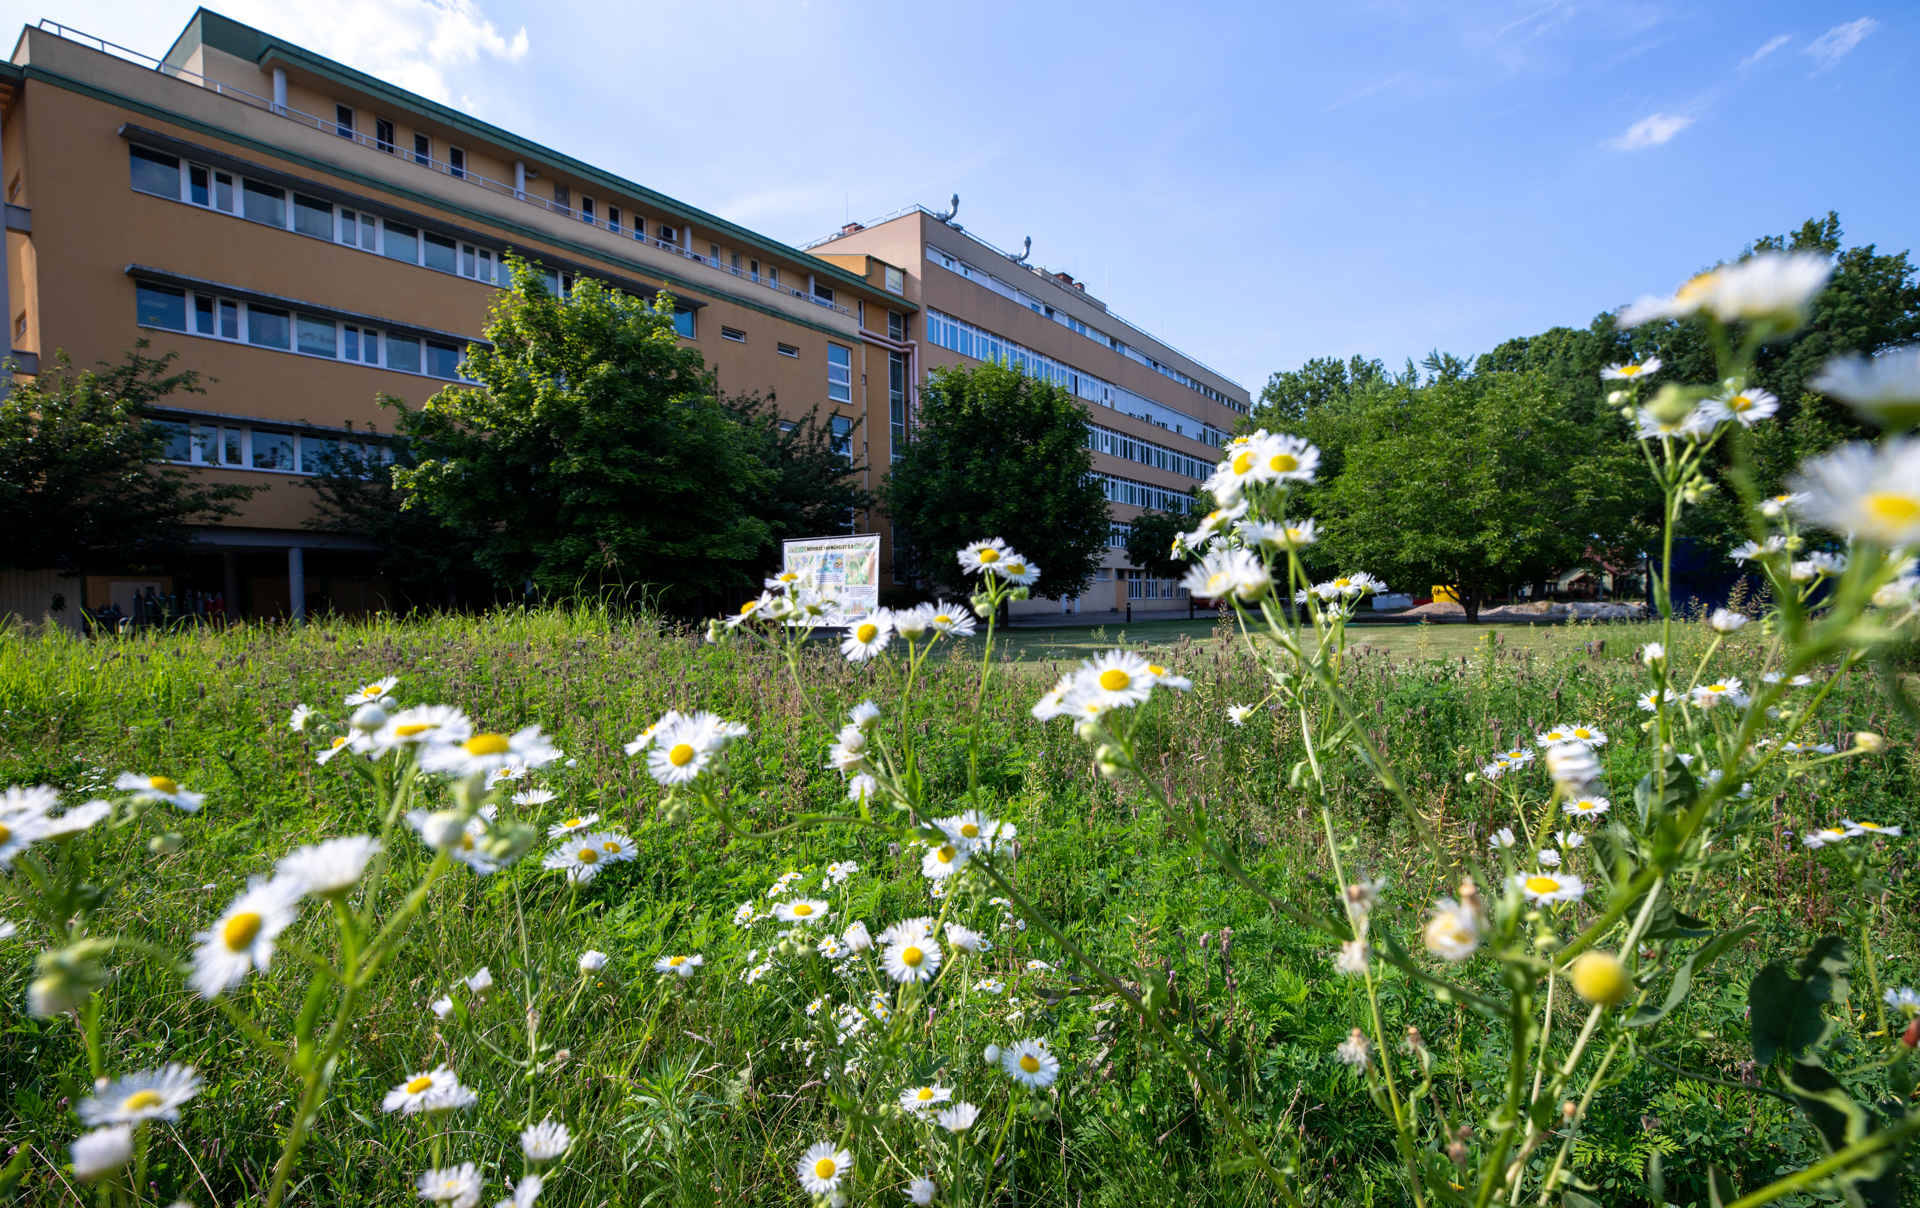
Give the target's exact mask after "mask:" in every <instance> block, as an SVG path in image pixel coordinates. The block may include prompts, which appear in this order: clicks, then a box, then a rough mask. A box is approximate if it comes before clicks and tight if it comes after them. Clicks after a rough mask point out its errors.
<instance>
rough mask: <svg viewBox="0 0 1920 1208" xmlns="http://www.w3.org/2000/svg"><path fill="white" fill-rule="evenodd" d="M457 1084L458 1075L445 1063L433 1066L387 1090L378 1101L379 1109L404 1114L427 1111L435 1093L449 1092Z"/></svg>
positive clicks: (445, 1093)
mask: <svg viewBox="0 0 1920 1208" xmlns="http://www.w3.org/2000/svg"><path fill="white" fill-rule="evenodd" d="M459 1085H460V1077H459V1075H457V1074H455V1073H454V1072H453V1071H452V1070H450V1069H448V1068H447V1067H446V1066H445V1065H439V1066H435V1067H434V1068H433V1069H431V1070H427V1071H425V1072H424V1073H419V1074H415V1075H414V1076H413V1077H411V1078H409V1079H407V1080H406V1081H405V1082H402V1083H401V1084H400V1085H399V1086H396V1087H394V1088H393V1089H392V1090H390V1091H388V1092H387V1095H386V1098H384V1099H382V1100H381V1101H380V1110H381V1111H383V1112H399V1113H400V1114H401V1115H404V1116H411V1115H414V1114H416V1113H419V1112H423V1111H427V1110H429V1105H430V1102H431V1101H432V1100H433V1098H434V1097H435V1095H441V1096H444V1095H447V1094H450V1093H452V1091H453V1089H454V1088H455V1087H457V1086H459Z"/></svg>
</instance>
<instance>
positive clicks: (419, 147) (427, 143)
mask: <svg viewBox="0 0 1920 1208" xmlns="http://www.w3.org/2000/svg"><path fill="white" fill-rule="evenodd" d="M413 162H414V163H416V164H431V163H432V162H433V140H432V139H430V138H428V137H427V136H426V135H424V134H416V135H414V136H413Z"/></svg>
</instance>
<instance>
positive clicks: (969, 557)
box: [955, 537, 1013, 575]
mask: <svg viewBox="0 0 1920 1208" xmlns="http://www.w3.org/2000/svg"><path fill="white" fill-rule="evenodd" d="M1012 552H1013V551H1012V550H1009V549H1008V548H1007V543H1006V542H1004V541H1002V540H1001V539H1000V538H998V537H990V538H988V539H987V540H985V541H975V542H973V543H972V544H970V545H968V546H967V547H966V548H965V549H963V550H961V551H960V552H959V553H958V554H957V555H955V556H956V557H958V558H959V559H960V569H961V570H963V571H965V572H966V573H967V574H970V575H973V574H978V573H980V572H981V571H983V570H987V569H988V568H990V567H996V566H998V565H999V564H1000V562H1001V560H1002V559H1004V558H1005V557H1006V556H1007V555H1008V554H1010V553H1012Z"/></svg>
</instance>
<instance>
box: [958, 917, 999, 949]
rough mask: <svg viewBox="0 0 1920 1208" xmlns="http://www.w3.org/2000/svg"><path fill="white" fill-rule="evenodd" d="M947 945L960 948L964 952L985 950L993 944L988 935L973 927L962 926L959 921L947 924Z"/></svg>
mask: <svg viewBox="0 0 1920 1208" xmlns="http://www.w3.org/2000/svg"><path fill="white" fill-rule="evenodd" d="M947 947H949V948H958V949H959V950H960V951H962V952H985V951H987V950H988V949H990V948H992V947H993V945H992V944H990V943H988V942H987V937H986V936H984V935H981V934H980V933H979V932H978V931H975V930H974V929H973V928H971V927H962V926H961V925H960V924H958V923H948V924H947Z"/></svg>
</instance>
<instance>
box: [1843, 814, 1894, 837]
mask: <svg viewBox="0 0 1920 1208" xmlns="http://www.w3.org/2000/svg"><path fill="white" fill-rule="evenodd" d="M1840 825H1841V826H1844V827H1846V828H1847V834H1849V835H1851V836H1854V837H1856V838H1857V837H1859V836H1861V835H1880V836H1882V837H1883V838H1887V839H1898V838H1899V837H1900V828H1899V827H1897V826H1880V825H1878V824H1876V823H1872V822H1855V821H1854V820H1853V819H1851V818H1842V819H1841V820H1840Z"/></svg>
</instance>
